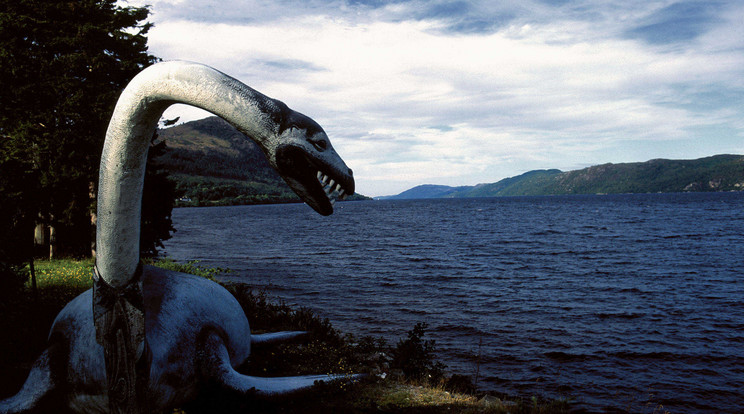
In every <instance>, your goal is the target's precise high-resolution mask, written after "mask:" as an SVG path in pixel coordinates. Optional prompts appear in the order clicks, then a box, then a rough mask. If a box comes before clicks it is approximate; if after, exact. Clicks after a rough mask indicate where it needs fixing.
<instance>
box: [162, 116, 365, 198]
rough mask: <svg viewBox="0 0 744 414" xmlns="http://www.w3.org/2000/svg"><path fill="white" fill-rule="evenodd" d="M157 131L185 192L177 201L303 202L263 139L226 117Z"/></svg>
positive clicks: (165, 163) (165, 162)
mask: <svg viewBox="0 0 744 414" xmlns="http://www.w3.org/2000/svg"><path fill="white" fill-rule="evenodd" d="M158 136H159V140H165V142H166V146H167V150H166V151H165V154H164V155H162V156H161V157H159V158H158V159H157V162H158V164H160V165H161V166H162V168H163V169H164V170H166V171H167V172H168V173H169V177H170V178H171V179H172V180H173V181H175V182H176V190H177V192H178V194H183V197H182V198H181V199H180V200H179V201H178V203H177V205H178V206H214V205H238V204H265V203H294V202H300V199H299V198H298V197H297V195H295V193H294V192H293V191H292V190H291V189H290V188H289V186H287V184H286V183H285V182H284V180H282V178H281V177H279V174H277V172H276V171H275V170H274V169H273V168H271V166H269V162H268V161H267V160H266V157H265V156H264V154H263V152H261V149H260V148H258V145H256V143H255V142H253V141H252V140H250V139H246V138H245V136H244V135H243V134H241V133H240V132H238V131H237V130H236V129H235V128H233V126H232V125H230V124H228V123H227V122H225V121H224V120H222V119H221V118H218V117H216V116H215V117H209V118H205V119H200V120H198V121H192V122H187V123H184V124H181V125H178V126H174V127H171V128H165V129H160V130H158ZM365 198H366V197H364V196H357V195H355V196H352V197H349V198H348V199H347V200H354V199H365Z"/></svg>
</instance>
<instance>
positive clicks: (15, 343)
mask: <svg viewBox="0 0 744 414" xmlns="http://www.w3.org/2000/svg"><path fill="white" fill-rule="evenodd" d="M153 264H155V265H157V266H161V267H164V268H167V269H170V270H175V271H181V272H187V273H193V274H197V275H200V276H203V277H206V278H209V279H212V280H214V279H215V276H217V275H219V274H221V273H225V272H229V270H226V269H219V268H209V267H205V266H201V265H199V263H198V262H189V263H186V264H181V263H176V262H173V261H167V260H166V261H161V262H156V263H153ZM35 265H36V266H35V267H36V269H35V270H36V278H37V287H38V296H37V295H34V293H33V292H32V290H31V286H30V283H27V284H26V286H25V287H24V289H22V290H21V291H20V292H15V293H13V294H10V295H9V294H7V293H8V292H5V294H4V297H2V298H0V299H2V300H1V301H0V315H2V318H0V331H1V332H4V333H6V334H5V335H4V338H5V339H3V340H2V341H0V372H3V375H0V398H4V397H7V396H9V395H12V394H13V393H14V392H16V391H17V390H18V388H20V386H21V384H22V383H23V381H24V380H25V377H26V375H27V374H28V370H29V369H30V367H31V364H32V363H33V361H34V360H35V358H36V357H37V356H38V355H39V354H40V353H41V351H42V350H43V349H44V347H45V343H46V335H47V333H48V330H49V328H50V326H51V324H52V321H53V320H54V317H55V316H56V314H57V313H58V312H59V311H60V310H61V309H62V307H63V306H64V305H65V304H66V303H67V302H69V301H70V300H72V299H73V298H74V297H75V296H77V295H79V294H80V293H82V292H83V291H84V290H86V289H88V288H90V287H91V285H92V282H91V276H92V272H93V270H92V269H93V261H92V260H83V261H74V260H54V261H39V262H36V263H35ZM225 287H226V288H227V289H228V290H229V291H230V292H231V293H232V294H233V295H234V296H235V297H236V298H237V299H238V302H240V304H241V306H242V307H243V310H244V312H245V313H246V315H247V316H248V319H249V320H250V321H251V328H252V330H253V331H254V332H259V333H260V332H265V331H277V330H305V331H308V332H309V335H308V338H307V339H306V340H305V341H303V342H302V343H288V344H280V345H275V346H272V347H269V348H258V349H254V350H253V352H252V354H251V359H250V361H249V362H250V363H248V364H246V365H245V366H243V367H240V371H241V372H244V373H246V374H249V375H259V376H286V375H305V374H318V373H346V374H350V373H368V374H370V375H369V379H367V380H364V381H362V382H360V383H357V384H348V383H343V382H342V383H334V384H326V385H324V386H321V387H318V388H317V389H315V390H314V391H313V392H312V393H310V394H302V395H300V396H297V397H292V398H283V399H281V400H278V401H257V400H249V401H246V400H245V399H236V398H234V397H231V396H229V395H225V394H224V393H221V392H220V391H218V390H212V392H210V393H208V395H207V396H206V397H204V398H203V399H201V400H199V401H196V402H194V403H192V404H190V405H189V406H187V407H182V408H181V409H178V410H175V411H174V413H188V414H197V413H237V412H249V411H250V412H267V413H273V412H276V413H280V412H281V413H293V412H303V413H306V412H343V413H371V412H375V413H445V412H447V413H507V412H508V413H562V412H568V411H569V409H570V405H569V404H568V403H567V402H566V401H562V400H558V401H543V400H541V399H537V398H528V399H520V398H504V397H503V396H502V398H496V397H494V396H491V395H485V394H482V393H481V394H477V393H472V392H471V393H458V392H455V389H454V388H453V387H452V386H451V384H453V383H454V382H455V381H448V378H447V377H446V376H444V377H441V376H440V377H441V379H439V380H437V382H436V383H434V384H430V383H427V382H425V381H420V380H416V378H427V377H429V375H428V373H430V372H436V370H440V369H442V367H443V366H442V364H440V363H439V362H438V361H436V360H435V358H434V352H433V351H434V350H433V348H432V345H433V344H431V343H430V342H428V341H426V340H424V339H422V337H423V336H424V335H425V325H423V324H421V325H417V326H416V327H414V329H413V330H412V331H411V332H409V333H408V338H407V339H402V340H401V341H400V342H399V343H398V345H397V346H389V345H388V344H386V343H385V341H384V340H382V339H380V338H372V337H362V338H357V337H354V336H353V335H349V334H342V333H340V332H338V331H337V330H336V329H335V328H333V326H332V325H331V324H330V322H329V321H328V320H327V319H322V318H320V317H318V316H317V315H315V314H314V313H312V312H311V311H309V310H308V309H303V308H300V309H293V308H290V307H289V306H287V305H285V304H283V303H274V302H272V301H270V300H269V298H268V297H267V295H266V294H265V293H263V292H253V291H251V290H250V288H248V287H247V286H245V285H240V284H228V285H225ZM411 360H413V361H415V362H416V363H415V364H413V365H412V364H410V361H411ZM411 366H415V367H418V368H416V369H415V370H414V372H408V371H410V370H411ZM427 370H431V371H427ZM404 371H406V372H405V373H404ZM452 379H454V378H453V377H451V378H449V380H452ZM458 380H459V381H457V382H459V383H460V384H462V382H463V381H462V380H463V377H459V378H458ZM467 381H469V380H467V379H466V382H467ZM459 388H460V389H461V387H459ZM466 388H468V387H466ZM205 394H207V393H205Z"/></svg>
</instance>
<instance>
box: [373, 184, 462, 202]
mask: <svg viewBox="0 0 744 414" xmlns="http://www.w3.org/2000/svg"><path fill="white" fill-rule="evenodd" d="M469 188H472V187H449V186H446V185H433V184H424V185H420V186H418V187H413V188H411V189H410V190H406V191H404V192H402V193H400V194H398V195H395V196H383V197H379V199H381V200H384V199H387V198H396V199H417V198H444V197H449V196H450V195H452V194H454V193H457V192H458V191H460V190H465V189H469Z"/></svg>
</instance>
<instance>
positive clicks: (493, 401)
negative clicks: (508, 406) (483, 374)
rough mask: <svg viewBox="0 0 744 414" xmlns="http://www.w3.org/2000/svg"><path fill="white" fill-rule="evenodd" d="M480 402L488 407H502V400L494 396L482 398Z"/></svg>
mask: <svg viewBox="0 0 744 414" xmlns="http://www.w3.org/2000/svg"><path fill="white" fill-rule="evenodd" d="M479 402H480V403H481V404H483V405H486V406H491V405H501V399H500V398H498V397H494V396H493V395H486V396H484V397H483V398H481V399H480V401H479Z"/></svg>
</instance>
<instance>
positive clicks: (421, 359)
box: [390, 322, 445, 384]
mask: <svg viewBox="0 0 744 414" xmlns="http://www.w3.org/2000/svg"><path fill="white" fill-rule="evenodd" d="M427 327H428V325H427V324H426V323H425V322H420V323H417V324H416V326H414V327H413V329H412V330H411V331H409V332H408V337H407V338H406V339H401V340H400V341H399V342H398V345H397V346H396V347H395V348H393V350H392V361H391V363H390V368H392V369H399V370H401V371H402V372H403V375H404V377H405V378H406V379H407V380H409V381H417V382H424V383H429V384H438V383H439V382H440V381H441V380H442V378H443V377H444V369H445V366H444V364H442V363H441V362H438V361H437V359H436V356H435V346H434V345H435V342H434V341H433V340H424V339H423V338H424V335H425V334H426V328H427Z"/></svg>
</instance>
